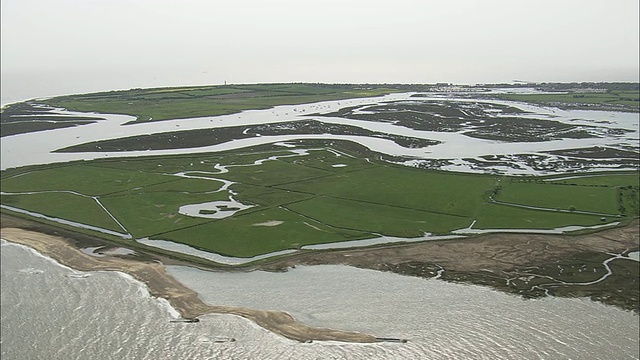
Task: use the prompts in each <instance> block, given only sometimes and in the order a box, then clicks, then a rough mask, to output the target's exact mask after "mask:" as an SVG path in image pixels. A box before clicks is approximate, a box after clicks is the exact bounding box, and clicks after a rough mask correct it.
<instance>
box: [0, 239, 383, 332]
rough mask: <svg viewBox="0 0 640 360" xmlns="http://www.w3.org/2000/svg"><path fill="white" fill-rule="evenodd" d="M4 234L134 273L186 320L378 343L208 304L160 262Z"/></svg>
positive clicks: (89, 265) (90, 265) (91, 265)
mask: <svg viewBox="0 0 640 360" xmlns="http://www.w3.org/2000/svg"><path fill="white" fill-rule="evenodd" d="M0 235H1V237H2V238H3V239H5V240H7V241H11V242H14V243H18V244H22V245H26V246H29V247H31V248H33V249H35V250H37V251H38V252H40V253H42V254H44V255H47V256H49V257H51V258H53V259H55V260H56V261H58V262H60V263H61V264H64V265H66V266H69V267H71V268H74V269H78V270H81V271H94V270H111V271H121V272H124V273H127V274H130V275H132V276H133V277H134V278H136V279H137V280H139V281H142V282H143V283H145V284H146V285H147V286H148V288H149V292H150V293H151V295H153V296H156V297H161V298H165V299H167V300H168V301H169V302H170V303H171V305H172V306H173V307H174V308H175V309H176V310H177V311H178V312H179V313H180V315H181V316H182V317H184V318H195V317H197V316H200V315H203V314H210V313H218V314H232V315H238V316H241V317H244V318H246V319H249V320H251V321H254V322H255V323H256V324H258V325H260V326H262V327H264V328H265V329H268V330H270V331H273V332H274V333H276V334H279V335H282V336H284V337H287V338H289V339H293V340H298V341H309V340H333V341H345V342H360V343H363V342H376V341H378V340H377V339H376V338H375V337H374V336H371V335H367V334H361V333H357V332H350V331H340V330H332V329H325V328H314V327H310V326H306V325H303V324H300V323H298V322H296V320H295V319H294V318H293V317H292V316H291V315H289V314H287V313H285V312H281V311H266V310H254V309H247V308H240V307H231V306H213V305H208V304H206V303H204V302H203V301H202V300H201V299H200V298H199V297H198V294H197V293H196V292H194V291H193V290H191V289H189V288H187V287H185V286H184V285H182V284H181V283H180V282H178V281H177V280H176V279H175V278H173V277H172V276H170V275H169V274H167V273H166V271H165V269H164V266H163V265H162V264H160V263H157V262H142V261H137V260H131V259H124V258H119V257H112V256H104V257H93V256H90V255H88V254H85V253H83V252H82V251H81V250H79V249H78V248H76V247H74V246H73V245H72V244H71V243H70V242H69V241H68V240H66V239H64V238H62V237H58V236H53V235H47V234H42V233H38V232H34V231H29V230H24V229H18V228H3V229H2V230H1V232H0Z"/></svg>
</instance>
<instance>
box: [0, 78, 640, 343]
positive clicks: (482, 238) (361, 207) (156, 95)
mask: <svg viewBox="0 0 640 360" xmlns="http://www.w3.org/2000/svg"><path fill="white" fill-rule="evenodd" d="M514 89H516V90H517V91H514ZM638 89H639V87H638V84H627V83H581V84H484V85H474V86H456V85H452V84H431V85H429V84H424V85H405V84H370V85H353V84H253V85H219V86H204V87H188V88H158V89H132V90H128V91H112V92H105V93H94V94H81V95H69V96H61V97H55V98H50V99H34V100H29V101H26V102H22V103H18V104H12V105H9V106H7V107H6V108H4V109H3V110H2V116H1V118H0V130H1V131H2V172H1V174H0V176H1V181H2V189H1V194H0V203H1V207H0V208H1V211H2V213H1V216H2V238H3V239H5V240H8V241H12V242H17V243H21V244H24V245H27V246H30V247H32V248H34V249H36V250H37V251H39V252H41V253H43V254H47V255H49V256H51V257H53V258H54V259H56V260H57V261H58V262H60V263H62V264H65V265H68V266H70V267H72V268H75V269H78V270H85V271H88V270H114V271H122V272H126V273H129V274H131V275H132V276H134V277H135V278H136V279H138V280H140V281H142V282H144V283H145V284H147V286H148V287H149V291H150V293H151V294H152V295H153V296H157V297H162V298H166V299H167V300H168V301H169V302H170V303H171V305H172V306H173V307H174V308H176V309H177V310H178V311H179V312H180V314H181V316H182V317H183V318H184V319H197V317H198V316H200V315H203V314H207V313H226V314H235V315H238V316H242V317H245V318H247V319H250V320H252V321H254V322H255V323H256V324H258V325H260V326H263V327H265V328H267V329H269V330H272V331H274V332H276V333H278V334H280V335H282V336H285V337H287V338H290V339H294V340H298V341H302V342H307V341H314V340H338V341H349V342H375V341H403V340H404V339H400V338H395V337H393V336H394V334H361V333H356V332H350V331H341V330H332V329H322V328H313V327H309V326H306V325H304V324H301V323H299V322H296V321H295V319H293V317H291V316H290V315H289V314H287V313H284V312H279V311H264V310H253V309H246V308H238V307H230V306H221V305H212V304H206V303H204V302H203V301H202V300H200V299H199V298H198V295H197V293H195V292H194V291H192V290H190V289H188V288H186V287H185V286H184V285H182V284H180V283H179V282H178V281H176V280H175V279H173V278H172V277H171V276H170V275H168V274H167V273H166V272H165V271H164V268H163V264H164V265H168V264H182V265H188V266H193V267H197V268H200V269H205V270H212V271H255V270H267V271H286V270H287V269H289V268H291V267H295V266H297V265H319V264H345V265H350V266H356V267H361V268H367V269H374V270H380V271H391V272H395V273H400V274H404V275H409V276H417V277H424V278H437V279H441V280H445V281H454V282H463V283H473V284H479V285H485V286H490V287H492V288H494V289H497V290H500V291H505V292H509V293H513V294H518V295H519V296H522V297H526V298H536V297H544V296H565V297H590V298H591V299H593V300H596V301H600V302H603V303H607V304H611V305H615V306H618V307H621V308H623V309H627V310H631V311H634V312H636V313H638V312H640V306H639V305H638V304H639V303H638V299H639V290H638V289H639V285H640V283H639V278H638V275H637V274H638V271H639V267H638V264H639V263H638V250H639V249H640V245H639V241H640V233H639V230H638V225H639V223H638V218H639V215H640V205H639V203H640V184H639V169H640V160H639V154H640V148H639V146H638V104H640V99H639V95H638V91H639V90H638Z"/></svg>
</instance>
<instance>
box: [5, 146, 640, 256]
mask: <svg viewBox="0 0 640 360" xmlns="http://www.w3.org/2000/svg"><path fill="white" fill-rule="evenodd" d="M254 150H256V151H253V152H248V150H244V151H235V152H229V153H225V154H220V153H217V154H202V155H185V156H171V157H149V158H140V159H117V160H95V161H91V162H82V163H77V162H76V163H69V164H63V165H44V166H38V167H30V168H25V169H14V170H11V171H5V172H3V173H2V191H3V192H4V193H5V195H2V198H1V202H2V204H5V205H10V206H14V207H17V208H22V209H26V210H29V211H33V212H37V213H42V214H46V215H48V216H52V217H58V218H64V219H68V220H72V221H76V222H80V223H85V224H90V225H93V226H98V227H103V228H106V229H110V230H114V231H119V232H123V230H122V229H121V228H120V226H119V225H118V224H117V223H116V222H115V221H114V220H113V219H112V218H111V217H110V216H109V214H108V213H107V212H106V211H104V210H103V209H102V207H101V206H100V204H98V202H97V201H99V202H100V203H101V204H102V205H103V206H104V207H105V208H106V209H108V211H109V212H110V213H111V214H112V215H113V216H114V217H115V218H116V219H118V221H119V222H120V223H121V224H122V225H123V226H124V228H125V229H126V231H127V232H129V233H131V234H132V236H133V237H134V238H146V237H149V238H151V239H165V240H171V241H176V242H180V243H184V244H188V245H191V246H194V247H197V248H200V249H203V250H206V251H212V252H216V253H221V254H225V255H231V256H239V257H250V256H254V255H258V254H264V253H269V252H273V251H278V250H283V249H292V248H293V249H295V248H299V247H301V246H304V245H309V244H318V243H331V242H341V241H348V240H356V239H365V238H372V237H376V236H378V235H377V234H383V235H387V236H397V237H417V236H421V235H422V234H423V233H425V232H430V233H434V234H447V233H449V232H450V231H452V230H455V229H460V228H465V227H467V226H469V225H470V224H471V223H472V222H473V221H474V220H475V221H476V223H475V225H474V228H479V229H486V228H525V229H531V228H533V229H548V228H555V227H562V226H568V225H582V226H592V225H599V224H602V223H603V221H602V220H601V217H603V216H604V217H606V218H607V220H606V222H611V221H622V222H626V221H628V220H630V219H632V218H635V217H637V216H638V202H639V200H638V194H639V191H638V186H639V184H638V173H637V172H636V173H627V174H602V176H593V175H589V176H584V177H579V178H576V179H566V180H555V181H548V178H547V179H546V180H547V181H545V179H544V178H527V177H506V176H496V175H476V174H458V173H447V172H437V171H427V170H419V169H412V168H406V167H402V166H394V165H389V164H386V163H371V162H368V161H366V160H365V159H362V158H358V157H349V156H344V155H343V156H336V155H335V154H334V153H332V152H329V151H326V150H317V151H311V152H310V155H308V156H293V157H283V158H279V159H278V160H273V161H267V162H264V163H263V164H262V165H252V166H243V167H229V172H228V173H224V174H205V173H198V172H197V171H207V172H212V173H215V172H216V170H215V169H214V168H213V165H215V164H217V163H221V164H223V165H247V164H253V162H254V161H255V160H258V159H265V158H267V157H269V156H272V155H291V153H290V152H288V151H286V150H282V149H281V148H277V147H270V146H263V147H260V148H258V149H254ZM258 150H259V151H258ZM336 164H341V165H346V166H341V167H334V166H333V165H336ZM181 171H187V172H192V175H198V176H202V177H205V178H207V177H217V178H221V179H227V180H232V181H234V182H236V184H234V185H232V186H231V189H232V190H233V191H235V192H236V193H237V195H235V196H234V198H235V199H236V200H239V201H241V202H242V203H244V204H250V205H255V206H254V207H252V208H250V209H247V210H244V211H241V212H239V213H237V214H235V215H234V216H232V217H229V218H225V219H220V220H215V219H207V218H200V217H190V216H185V215H182V214H179V213H178V209H179V207H180V206H182V205H186V204H197V203H204V202H209V201H218V200H227V199H228V196H229V193H228V192H226V191H222V192H212V191H213V190H216V189H218V188H219V187H220V186H221V185H222V182H220V181H216V180H207V179H193V178H191V179H189V178H184V177H178V176H175V175H171V174H174V173H177V172H181ZM16 175H20V176H16ZM69 191H73V192H74V193H71V192H69ZM20 192H23V193H24V192H31V194H13V195H11V194H9V193H20ZM491 196H493V199H495V200H496V201H498V202H505V203H512V204H519V205H527V206H535V207H541V208H545V210H534V209H526V208H522V207H514V206H511V205H504V204H499V203H495V202H492V201H491ZM92 197H93V198H92ZM94 198H95V199H97V201H96V200H94ZM60 204H64V206H60ZM560 210H561V211H560ZM4 211H6V210H4V209H3V212H4ZM583 212H594V213H597V214H586V213H583ZM602 214H605V215H602ZM83 231H84V232H89V230H83ZM98 236H101V237H109V235H104V234H98Z"/></svg>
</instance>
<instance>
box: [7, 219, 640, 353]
mask: <svg viewBox="0 0 640 360" xmlns="http://www.w3.org/2000/svg"><path fill="white" fill-rule="evenodd" d="M2 220H3V221H2V229H1V230H0V235H1V236H2V238H3V239H5V240H6V241H9V242H13V243H18V244H22V245H25V246H28V247H30V248H33V249H35V250H36V251H38V252H40V253H42V254H43V255H46V256H49V257H51V258H53V259H54V260H55V261H57V262H58V263H60V264H62V265H65V266H68V267H70V268H74V269H77V270H81V271H97V270H106V271H120V272H123V273H126V274H129V275H131V276H132V277H133V278H135V279H136V280H138V281H141V282H142V283H144V284H145V286H146V287H147V289H148V291H149V294H150V295H151V296H153V297H157V298H163V299H166V300H167V301H168V302H169V304H170V305H171V306H172V307H173V309H175V310H176V311H177V312H178V313H179V314H180V316H182V318H183V319H187V320H188V319H194V318H197V317H198V316H200V315H204V314H231V315H237V316H240V317H243V318H245V319H248V320H250V321H252V322H254V323H255V324H257V325H258V326H260V327H262V328H265V329H267V330H269V331H271V332H273V333H275V334H278V335H281V336H283V337H286V338H288V339H291V340H295V341H300V342H310V341H313V340H318V341H339V342H353V343H374V342H381V341H389V340H387V339H388V338H387V337H378V336H373V335H369V334H363V333H358V332H354V331H341V330H333V329H328V328H315V327H311V326H306V325H304V324H301V323H299V322H297V321H296V320H295V319H294V318H293V317H292V316H291V315H289V314H288V313H286V312H283V311H271V310H270V311H266V310H255V309H248V308H242V307H233V306H223V305H209V304H206V303H205V302H204V301H202V300H201V299H200V298H199V296H198V294H197V292H195V291H193V290H191V289H189V288H188V287H186V286H185V285H183V284H182V283H180V282H179V281H177V280H176V279H175V278H173V277H172V276H170V275H169V274H167V272H166V271H165V265H183V266H190V267H194V268H199V269H202V270H209V271H240V272H247V271H256V270H260V271H276V272H281V271H287V269H289V268H294V267H295V266H296V265H310V266H312V265H330V264H341V265H347V266H353V267H358V268H365V269H372V270H378V271H390V272H394V273H398V274H401V275H407V276H413V277H422V278H436V279H441V280H445V281H450V282H459V283H468V284H476V285H480V286H488V287H490V288H493V289H494V290H496V291H501V292H507V293H512V294H516V295H519V296H522V297H524V298H536V297H544V296H547V295H551V296H559V297H588V298H591V300H594V301H598V302H603V303H606V304H609V305H614V306H616V307H619V308H623V309H626V310H632V311H634V312H636V314H637V313H639V312H640V309H639V304H638V301H637V298H638V296H637V295H638V294H637V291H636V290H637V289H636V290H634V289H635V288H637V286H636V287H634V286H633V284H634V283H638V279H637V278H635V280H634V279H630V278H629V277H628V276H627V277H625V275H624V274H618V275H617V279H614V280H611V281H612V282H611V283H609V280H607V281H603V282H601V283H600V282H599V283H598V284H595V285H591V286H574V287H573V288H571V287H568V288H567V287H563V286H559V287H556V285H557V284H555V285H554V284H552V285H551V286H550V287H548V288H546V290H547V291H546V293H545V292H544V291H542V289H541V288H540V287H538V286H532V285H533V284H528V283H527V284H520V286H519V287H518V286H516V287H513V285H514V283H513V282H512V283H511V285H512V286H511V287H510V286H509V282H507V284H506V286H505V279H506V280H509V279H511V280H513V279H516V278H518V277H520V276H523V275H526V276H530V275H531V274H532V273H531V272H530V271H531V267H532V266H533V267H538V266H540V268H542V269H544V266H545V265H548V264H552V267H553V268H559V266H557V265H556V263H557V262H559V261H563V260H562V259H572V260H571V261H577V263H579V262H580V261H582V260H581V259H583V258H584V256H583V255H584V254H587V255H589V256H592V255H593V254H599V255H604V256H610V255H612V254H611V253H612V252H619V253H621V254H622V253H625V254H627V253H629V252H630V251H632V250H635V251H637V250H638V249H640V227H639V225H640V219H635V220H633V221H631V222H630V223H629V224H627V225H626V226H620V227H615V228H612V229H606V230H602V231H598V232H595V233H587V234H582V235H540V234H506V233H505V234H486V235H480V236H475V237H470V238H463V239H450V240H445V241H427V242H421V243H399V244H391V245H386V246H372V247H366V248H347V249H333V250H324V251H306V252H302V253H297V254H292V255H289V256H286V257H276V258H273V259H267V260H264V261H261V262H260V263H258V264H250V265H247V266H234V267H231V266H216V265H213V266H211V264H209V265H205V264H201V263H200V264H199V263H197V262H196V263H190V262H189V261H188V260H187V259H179V258H172V257H170V256H167V255H166V254H162V253H155V252H153V251H151V252H149V251H141V252H136V255H134V256H132V255H123V254H117V253H113V254H107V255H100V256H99V257H97V256H91V255H89V254H88V253H87V252H84V251H83V250H82V249H83V248H86V247H88V246H90V245H89V244H93V245H95V244H103V245H106V244H109V242H108V241H104V240H102V239H99V238H95V237H92V236H90V235H86V234H81V233H75V232H73V231H68V230H63V229H60V228H56V227H52V226H48V225H44V224H39V226H38V225H37V224H38V223H34V222H33V221H30V220H26V219H18V218H13V217H11V216H7V215H6V214H3V216H2ZM112 245H115V244H113V243H112ZM117 246H121V247H124V248H126V247H127V245H126V244H123V243H120V242H118V245H117ZM607 254H608V255H607ZM623 262H626V263H629V261H628V260H626V261H625V260H623ZM627 265H629V264H627ZM632 266H636V268H635V269H636V270H632V272H634V273H637V265H635V264H633V265H632ZM540 268H538V269H539V270H540ZM632 269H634V268H632ZM594 271H595V270H594ZM616 272H617V270H616ZM561 273H562V271H560V274H561ZM539 274H540V275H541V276H542V277H545V276H546V275H552V276H554V277H558V275H560V274H550V273H546V274H545V273H544V272H542V271H541V272H540V273H539ZM546 277H548V276H546ZM615 277H616V276H611V278H615ZM621 281H622V282H623V283H624V284H626V285H624V287H625V288H626V290H624V291H625V293H624V294H621V295H620V294H618V292H619V291H620V290H617V289H620V286H622V285H621V284H622V283H621ZM629 281H631V282H629ZM634 281H635V282H634ZM543 286H544V285H543ZM534 288H538V290H541V291H537V292H534V291H533V290H534ZM549 290H551V293H549ZM629 291H631V293H629ZM611 295H613V296H618V297H617V298H614V299H611ZM381 336H384V334H383V335H381ZM394 341H400V342H403V340H402V339H394Z"/></svg>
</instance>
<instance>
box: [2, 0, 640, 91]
mask: <svg viewBox="0 0 640 360" xmlns="http://www.w3.org/2000/svg"><path fill="white" fill-rule="evenodd" d="M1 3H2V13H1V14H2V22H1V26H2V33H1V35H2V39H1V40H2V42H1V47H2V63H1V64H2V74H3V83H5V82H7V83H12V82H13V81H17V80H16V79H19V78H23V79H26V78H30V79H31V78H33V79H32V80H29V81H30V82H31V83H32V84H33V86H34V87H36V86H40V85H42V84H38V83H37V80H36V76H35V74H38V77H37V78H39V79H48V78H50V79H58V78H56V76H58V77H60V76H63V74H64V75H65V76H67V78H73V79H75V80H74V81H82V80H83V79H84V80H86V81H87V82H98V81H104V85H103V86H112V87H121V88H122V87H136V86H138V85H139V86H141V87H142V86H151V85H174V84H194V83H200V84H206V83H221V82H223V81H225V80H226V81H229V82H235V83H247V82H249V83H252V82H292V81H303V82H370V83H376V82H405V83H433V82H454V83H478V82H503V81H505V82H510V81H512V80H514V79H517V80H527V81H638V76H639V75H638V74H639V72H638V63H639V48H638V43H639V42H640V39H639V19H638V13H639V9H638V3H639V1H638V0H475V1H474V0H422V1H417V0H416V1H414V0H392V1H378V0H368V1H356V0H322V1H321V0H298V1H293V0H279V1H276V0H217V1H216V0H212V1H196V0H186V1H185V0H182V1H166V0H136V1H133V0H131V1H126V0H103V1H97V0H94V1H91V0H1ZM56 74H57V75H56ZM73 74H75V75H73ZM5 75H6V76H5ZM74 76H75V78H74ZM5 79H6V81H5ZM100 79H102V80H100ZM51 81H54V80H51ZM56 81H60V80H59V79H58V80H56ZM120 84H122V85H120ZM3 87H4V88H6V86H3Z"/></svg>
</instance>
